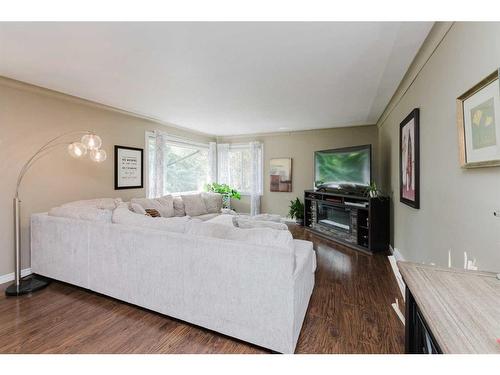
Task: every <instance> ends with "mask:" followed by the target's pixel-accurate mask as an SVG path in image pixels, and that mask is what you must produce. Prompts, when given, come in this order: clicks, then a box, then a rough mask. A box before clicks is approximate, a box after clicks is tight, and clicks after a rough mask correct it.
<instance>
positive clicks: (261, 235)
mask: <svg viewBox="0 0 500 375" xmlns="http://www.w3.org/2000/svg"><path fill="white" fill-rule="evenodd" d="M186 233H188V234H193V235H197V236H204V237H213V238H221V239H226V240H233V241H239V242H245V243H249V244H252V245H260V246H271V247H279V248H284V249H287V250H288V251H289V252H290V253H293V251H294V243H293V237H292V234H291V233H290V232H289V231H287V230H276V229H271V228H252V229H240V228H235V227H232V226H228V225H224V224H217V223H210V222H202V221H198V220H193V221H192V222H190V223H189V225H188V226H187V230H186Z"/></svg>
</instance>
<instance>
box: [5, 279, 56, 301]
mask: <svg viewBox="0 0 500 375" xmlns="http://www.w3.org/2000/svg"><path fill="white" fill-rule="evenodd" d="M49 284H50V280H48V279H45V278H41V277H36V276H28V277H27V278H25V279H21V282H20V283H19V286H17V285H16V284H15V283H14V284H12V285H9V286H8V287H7V289H5V295H7V296H21V295H23V294H28V293H32V292H36V291H37V290H40V289H43V288H45V287H46V286H47V285H49Z"/></svg>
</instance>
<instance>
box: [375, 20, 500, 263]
mask: <svg viewBox="0 0 500 375" xmlns="http://www.w3.org/2000/svg"><path fill="white" fill-rule="evenodd" d="M448 28H449V25H446V24H437V25H436V26H435V27H434V29H433V31H432V32H431V35H430V36H429V38H428V40H427V42H426V44H425V45H424V47H423V48H422V50H421V51H422V53H421V54H420V55H419V56H418V57H417V58H416V60H415V62H414V64H413V67H412V69H410V71H409V73H408V76H407V77H406V82H403V84H402V86H403V87H401V90H400V92H404V91H405V90H406V87H408V85H409V83H408V82H411V81H412V80H413V78H414V77H415V75H416V74H417V72H418V70H419V69H420V67H422V66H423V68H422V70H421V71H420V73H419V74H418V76H417V78H416V79H415V81H414V82H413V84H412V85H411V86H410V87H409V89H408V90H407V91H406V93H405V94H404V95H402V96H401V95H398V94H396V96H395V98H394V100H393V103H392V105H390V106H389V108H388V110H387V111H386V112H387V113H386V114H385V115H384V116H383V117H382V120H381V121H380V122H379V124H378V125H379V126H380V128H379V142H380V149H381V150H382V152H381V162H380V171H381V179H382V181H383V185H384V186H385V187H386V188H387V189H389V190H391V191H392V193H393V200H392V203H393V210H392V213H393V231H392V243H393V245H394V246H395V247H396V248H398V249H399V250H400V251H401V253H402V254H403V256H404V257H405V258H406V259H408V260H412V261H418V262H426V263H430V262H434V263H436V264H441V265H447V262H448V260H447V259H448V250H449V249H452V258H453V266H456V267H461V266H462V265H463V252H464V251H467V252H468V254H469V256H472V257H475V258H477V260H478V264H479V267H480V269H486V270H494V271H500V219H499V218H497V217H495V216H493V211H494V210H495V209H499V208H500V168H499V167H490V168H481V169H473V170H472V169H469V170H466V169H461V168H460V166H459V161H458V140H457V130H456V117H455V116H456V114H455V109H456V107H455V99H456V98H457V97H458V96H459V95H461V94H462V93H463V92H465V91H466V90H467V89H469V88H470V87H472V86H473V85H474V84H476V83H477V82H479V81H480V80H481V79H483V78H484V77H485V76H487V75H488V74H489V73H491V72H492V71H494V70H495V69H497V68H498V67H499V66H500V47H499V46H500V24H499V23H455V24H454V25H453V26H451V29H449V32H448V33H447V34H446V31H447V30H448ZM444 34H446V36H444V39H442V36H443V35H444ZM441 39H442V42H441V43H440V44H439V41H440V40H441ZM436 46H437V48H436V49H435V52H434V54H432V56H431V57H430V59H429V60H428V61H427V63H425V61H426V60H427V58H428V57H429V54H430V53H431V52H432V50H433V49H434V48H435V47H436ZM405 85H406V87H404V86H405ZM398 100H400V101H399V102H398ZM416 107H418V108H420V147H421V148H420V150H421V157H420V173H421V208H420V210H415V209H413V208H410V207H408V206H406V205H404V204H402V203H400V202H399V181H398V178H399V177H398V163H399V161H398V160H399V159H398V147H399V146H398V142H399V138H398V137H399V123H400V122H401V121H402V120H403V119H404V118H405V116H406V115H407V114H408V113H409V112H410V111H411V110H412V109H413V108H416ZM389 112H390V114H389ZM387 115H388V116H387Z"/></svg>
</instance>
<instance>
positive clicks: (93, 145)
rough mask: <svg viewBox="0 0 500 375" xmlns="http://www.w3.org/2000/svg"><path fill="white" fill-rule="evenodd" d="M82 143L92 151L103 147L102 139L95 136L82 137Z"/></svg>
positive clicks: (86, 135)
mask: <svg viewBox="0 0 500 375" xmlns="http://www.w3.org/2000/svg"><path fill="white" fill-rule="evenodd" d="M82 143H83V144H84V145H85V147H87V148H88V149H89V150H91V151H92V150H98V149H99V148H101V146H102V140H101V137H99V136H98V135H95V134H85V135H84V136H83V137H82Z"/></svg>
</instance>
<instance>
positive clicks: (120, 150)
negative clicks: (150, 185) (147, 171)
mask: <svg viewBox="0 0 500 375" xmlns="http://www.w3.org/2000/svg"><path fill="white" fill-rule="evenodd" d="M143 170H144V156H143V149H142V148H135V147H125V146H115V190H120V189H142V188H143V186H144V184H143V182H144V171H143Z"/></svg>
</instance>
